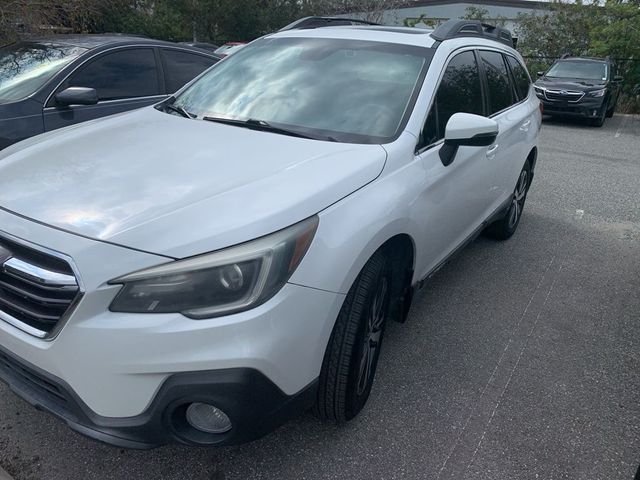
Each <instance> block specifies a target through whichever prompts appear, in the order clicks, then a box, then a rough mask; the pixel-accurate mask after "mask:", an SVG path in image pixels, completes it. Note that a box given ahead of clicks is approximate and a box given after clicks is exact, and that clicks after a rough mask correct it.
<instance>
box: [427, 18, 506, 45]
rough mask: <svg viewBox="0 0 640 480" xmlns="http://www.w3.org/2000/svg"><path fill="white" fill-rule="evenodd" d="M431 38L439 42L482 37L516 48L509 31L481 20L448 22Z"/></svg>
mask: <svg viewBox="0 0 640 480" xmlns="http://www.w3.org/2000/svg"><path fill="white" fill-rule="evenodd" d="M431 36H432V37H433V38H434V39H436V40H437V41H439V42H441V41H443V40H449V39H452V38H459V37H482V38H487V39H491V40H496V41H498V42H500V43H504V44H505V45H508V46H510V47H512V48H515V46H514V43H515V42H514V40H513V37H512V35H511V32H510V31H509V30H507V29H506V28H502V27H497V26H495V25H490V24H488V23H482V22H480V21H479V20H455V19H452V20H447V21H446V22H444V23H443V24H442V25H440V26H439V27H438V28H436V29H435V30H434V31H433V32H432V33H431Z"/></svg>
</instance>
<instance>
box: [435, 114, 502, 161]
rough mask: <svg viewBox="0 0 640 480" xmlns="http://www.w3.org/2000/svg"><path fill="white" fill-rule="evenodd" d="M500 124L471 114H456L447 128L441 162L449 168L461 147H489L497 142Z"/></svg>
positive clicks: (441, 149)
mask: <svg viewBox="0 0 640 480" xmlns="http://www.w3.org/2000/svg"><path fill="white" fill-rule="evenodd" d="M497 136H498V122H496V121H495V120H492V119H490V118H487V117H482V116H480V115H473V114H471V113H454V114H453V115H452V116H451V118H450V119H449V121H448V122H447V126H446V128H445V133H444V145H443V146H442V147H441V148H440V160H441V161H442V164H443V165H444V166H445V167H447V166H449V165H451V163H452V162H453V160H454V158H455V156H456V153H458V148H459V147H488V146H489V145H491V144H492V143H493V142H495V141H496V137H497Z"/></svg>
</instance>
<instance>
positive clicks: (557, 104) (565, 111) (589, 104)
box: [538, 96, 603, 118]
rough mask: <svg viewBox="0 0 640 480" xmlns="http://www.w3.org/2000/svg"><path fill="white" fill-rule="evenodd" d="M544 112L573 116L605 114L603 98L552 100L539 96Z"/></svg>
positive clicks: (591, 116)
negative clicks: (568, 100) (576, 100)
mask: <svg viewBox="0 0 640 480" xmlns="http://www.w3.org/2000/svg"><path fill="white" fill-rule="evenodd" d="M538 98H539V99H540V101H541V102H542V105H543V107H544V113H545V114H549V115H563V116H571V117H584V118H597V117H599V116H601V115H602V114H603V112H602V109H603V98H602V97H600V98H595V97H594V98H588V97H584V98H583V99H582V100H580V101H579V102H567V101H550V100H547V99H545V98H542V97H540V96H538Z"/></svg>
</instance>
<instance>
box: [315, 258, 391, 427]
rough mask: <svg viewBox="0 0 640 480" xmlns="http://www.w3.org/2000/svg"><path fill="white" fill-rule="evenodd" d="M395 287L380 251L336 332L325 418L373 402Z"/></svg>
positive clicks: (322, 388) (320, 407)
mask: <svg viewBox="0 0 640 480" xmlns="http://www.w3.org/2000/svg"><path fill="white" fill-rule="evenodd" d="M390 287H391V275H390V269H389V265H388V262H387V259H386V258H385V256H384V255H383V254H382V252H380V251H379V252H377V253H376V254H375V255H374V256H373V257H371V259H370V260H369V261H368V262H367V264H366V265H365V266H364V268H363V269H362V272H360V275H358V278H357V279H356V281H355V283H354V284H353V286H352V287H351V289H350V290H349V293H348V294H347V297H346V299H345V301H344V304H343V305H342V308H341V310H340V313H339V314H338V319H337V320H336V324H335V326H334V328H333V332H332V333H331V338H330V339H329V344H328V346H327V350H326V352H325V356H324V361H323V364H322V370H321V372H320V379H319V387H318V397H317V400H316V405H315V408H314V410H315V412H316V414H317V415H318V416H319V417H320V418H322V419H324V420H330V421H333V422H337V423H343V422H346V421H348V420H351V419H352V418H353V417H355V416H356V415H357V414H358V413H359V412H360V410H362V408H363V407H364V405H365V403H366V402H367V399H368V398H369V394H370V393H371V387H372V385H373V379H374V376H375V372H376V367H377V365H378V358H379V356H380V347H381V346H382V339H383V335H384V329H385V325H386V320H387V316H388V313H389V304H390V298H391V288H390Z"/></svg>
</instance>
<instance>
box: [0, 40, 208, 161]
mask: <svg viewBox="0 0 640 480" xmlns="http://www.w3.org/2000/svg"><path fill="white" fill-rule="evenodd" d="M218 60H219V57H218V56H216V55H213V54H210V53H207V52H205V51H203V50H201V49H196V48H193V47H189V46H186V45H178V44H175V43H170V42H162V41H156V40H150V39H146V38H139V37H125V36H118V35H73V36H71V35H69V36H67V35H58V36H52V37H47V38H40V39H32V40H28V41H23V42H18V43H13V44H11V45H6V46H3V47H0V149H2V148H5V147H7V146H8V145H11V144H12V143H15V142H17V141H19V140H22V139H25V138H28V137H31V136H33V135H37V134H39V133H43V132H48V131H50V130H55V129H57V128H60V127H65V126H68V125H72V124H74V123H78V122H84V121H86V120H92V119H94V118H98V117H104V116H107V115H112V114H115V113H120V112H124V111H127V110H133V109H135V108H140V107H144V106H146V105H151V104H153V103H157V102H159V101H161V100H162V99H164V98H166V97H167V96H168V95H170V94H172V93H174V92H175V91H177V90H178V89H180V88H181V87H182V86H183V85H185V84H186V83H187V82H189V81H190V80H192V79H193V78H194V77H196V76H197V75H199V74H200V73H202V72H203V71H205V70H206V69H207V68H209V67H210V66H212V65H213V64H215V63H216V62H217V61H218Z"/></svg>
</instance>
